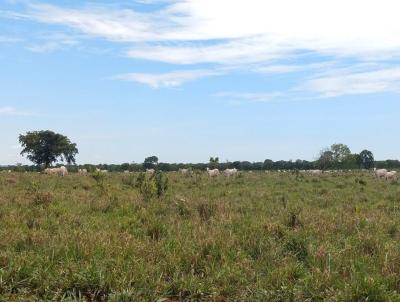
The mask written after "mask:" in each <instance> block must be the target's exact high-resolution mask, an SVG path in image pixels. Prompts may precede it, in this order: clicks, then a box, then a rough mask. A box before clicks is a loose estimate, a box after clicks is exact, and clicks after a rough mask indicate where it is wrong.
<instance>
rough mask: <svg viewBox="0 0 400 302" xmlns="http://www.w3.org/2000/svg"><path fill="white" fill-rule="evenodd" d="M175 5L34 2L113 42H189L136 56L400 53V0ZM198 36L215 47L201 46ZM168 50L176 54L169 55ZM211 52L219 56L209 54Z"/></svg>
mask: <svg viewBox="0 0 400 302" xmlns="http://www.w3.org/2000/svg"><path fill="white" fill-rule="evenodd" d="M171 2H172V3H171V4H169V5H167V8H163V9H161V10H159V11H155V12H154V11H152V12H146V13H145V12H138V11H134V10H128V9H119V10H118V9H113V8H107V9H106V8H101V7H98V6H97V7H93V6H89V7H85V8H82V9H67V8H62V7H57V6H53V5H43V4H38V5H33V6H31V7H32V9H33V10H32V11H31V12H30V14H31V17H33V18H35V19H37V20H39V21H42V22H47V23H53V24H63V25H66V26H69V27H72V28H75V29H77V30H79V31H81V32H83V33H85V34H88V35H93V36H97V37H102V38H105V39H110V40H113V41H121V42H146V43H151V42H175V43H178V42H180V43H188V44H189V46H182V45H179V44H180V43H178V44H177V45H172V46H171V45H167V46H165V45H163V46H162V47H158V46H157V47H152V46H148V45H147V46H144V47H143V48H141V47H140V46H137V47H135V48H134V49H133V50H132V51H130V52H129V54H130V55H131V56H133V57H136V56H137V57H140V58H143V57H145V58H147V59H152V60H164V61H166V62H171V61H173V62H174V63H179V58H174V56H175V55H177V54H178V55H179V54H180V55H182V56H183V58H184V60H182V62H184V63H192V62H194V63H197V62H210V61H212V62H219V63H227V62H229V59H232V60H233V59H236V58H239V59H241V58H243V57H245V58H246V61H247V60H253V56H254V55H256V57H258V59H259V60H265V59H268V58H269V57H270V56H271V54H273V55H276V54H277V53H278V54H285V53H287V52H292V53H295V52H297V51H303V50H305V51H312V52H318V53H324V54H333V55H342V56H357V57H358V56H383V55H397V53H398V51H399V50H400V22H398V16H397V12H398V11H399V10H400V3H399V2H398V1H397V0H381V1H379V2H378V1H376V0H352V1H347V0H336V1H320V0H303V1H297V0H281V1H272V0H271V1H266V0H246V1H244V0H237V1H231V0H219V1H215V0H201V1H199V0H180V1H179V0H176V1H171ZM216 40H222V42H221V41H220V42H215V41H216ZM193 41H200V42H205V41H206V42H209V43H211V44H212V45H193ZM232 43H233V44H232ZM232 45H233V46H235V47H234V48H233V49H232ZM149 48H150V49H152V52H151V53H150V54H149V53H148V50H149ZM165 50H167V51H168V52H170V53H171V54H172V55H168V54H167V55H165ZM209 51H211V52H212V54H210V55H207V53H208V52H209ZM232 52H233V54H232ZM146 53H147V55H146ZM223 54H226V58H227V59H225V56H224V55H223Z"/></svg>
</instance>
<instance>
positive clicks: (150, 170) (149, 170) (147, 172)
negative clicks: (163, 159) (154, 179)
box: [146, 169, 156, 176]
mask: <svg viewBox="0 0 400 302" xmlns="http://www.w3.org/2000/svg"><path fill="white" fill-rule="evenodd" d="M155 173H156V170H154V169H146V174H147V175H149V176H153V175H154V174H155Z"/></svg>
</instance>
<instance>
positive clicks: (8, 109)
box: [0, 107, 33, 116]
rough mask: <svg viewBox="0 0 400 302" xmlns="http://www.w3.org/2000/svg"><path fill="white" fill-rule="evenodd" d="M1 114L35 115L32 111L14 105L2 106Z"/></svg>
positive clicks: (0, 108)
mask: <svg viewBox="0 0 400 302" xmlns="http://www.w3.org/2000/svg"><path fill="white" fill-rule="evenodd" d="M0 115H9V116H28V115H33V113H31V112H24V111H19V110H17V109H16V108H14V107H0Z"/></svg>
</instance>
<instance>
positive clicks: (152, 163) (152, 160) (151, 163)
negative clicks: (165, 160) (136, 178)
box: [143, 155, 158, 169]
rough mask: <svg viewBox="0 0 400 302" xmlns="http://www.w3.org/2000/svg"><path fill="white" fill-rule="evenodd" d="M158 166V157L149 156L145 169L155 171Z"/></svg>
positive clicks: (146, 159) (145, 161)
mask: <svg viewBox="0 0 400 302" xmlns="http://www.w3.org/2000/svg"><path fill="white" fill-rule="evenodd" d="M157 165H158V157H157V156H154V155H153V156H149V157H147V158H145V160H144V163H143V167H144V168H145V169H155V168H156V167H157Z"/></svg>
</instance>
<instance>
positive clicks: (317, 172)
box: [310, 170, 322, 176]
mask: <svg viewBox="0 0 400 302" xmlns="http://www.w3.org/2000/svg"><path fill="white" fill-rule="evenodd" d="M310 174H311V175H312V176H320V175H322V170H310Z"/></svg>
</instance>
